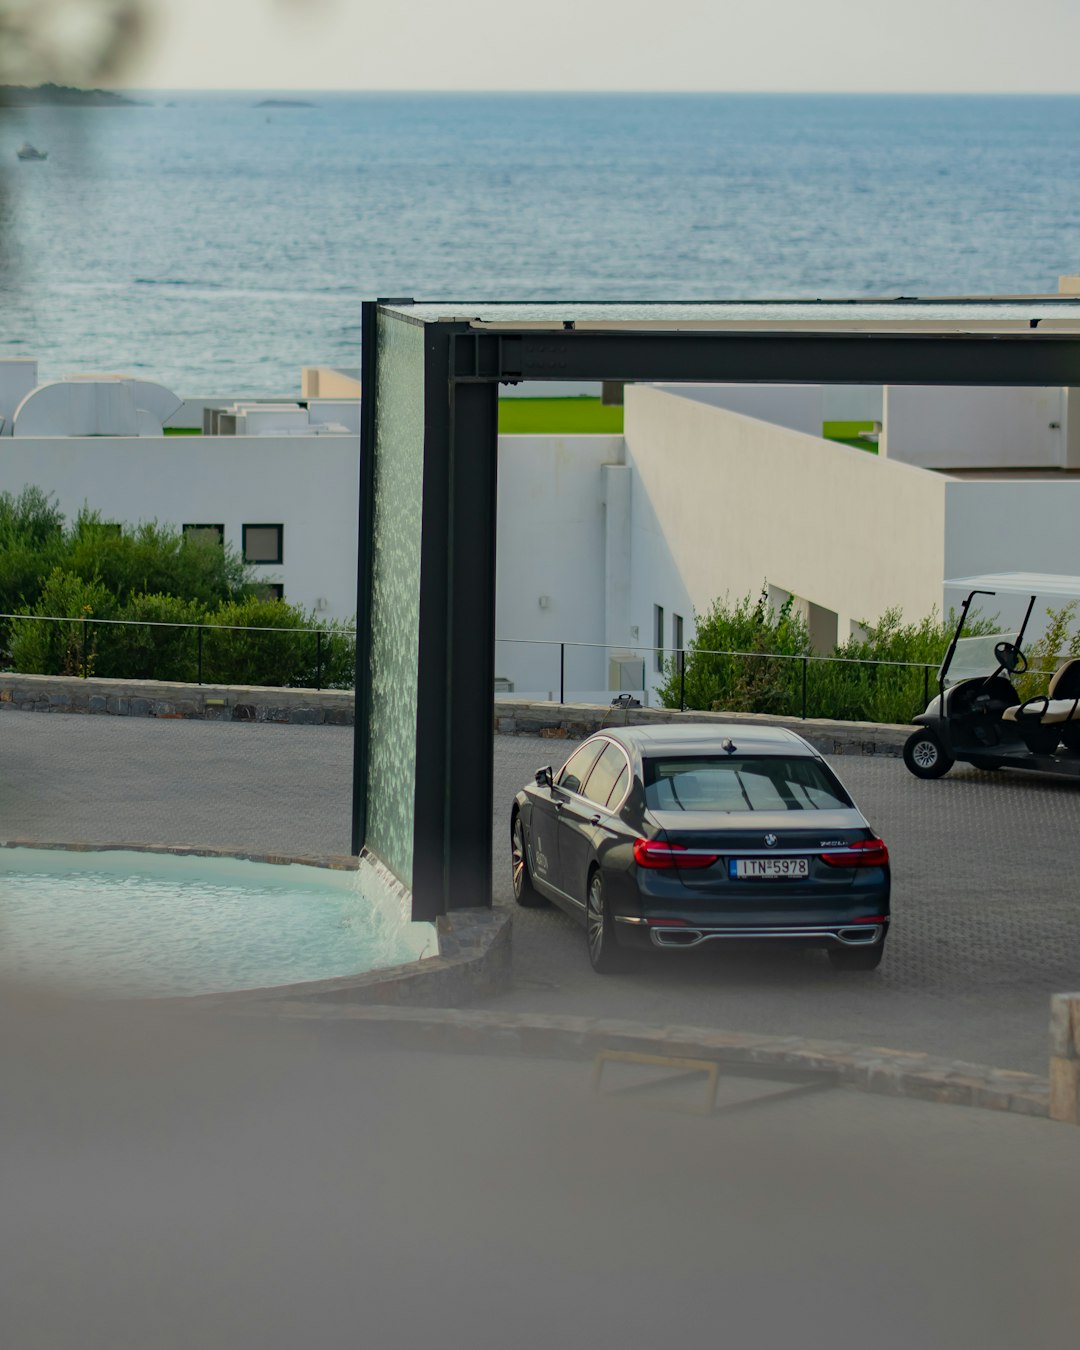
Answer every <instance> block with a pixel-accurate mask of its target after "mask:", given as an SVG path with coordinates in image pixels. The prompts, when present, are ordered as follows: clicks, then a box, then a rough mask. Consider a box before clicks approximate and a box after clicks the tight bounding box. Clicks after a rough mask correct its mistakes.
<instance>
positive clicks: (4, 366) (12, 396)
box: [0, 356, 38, 436]
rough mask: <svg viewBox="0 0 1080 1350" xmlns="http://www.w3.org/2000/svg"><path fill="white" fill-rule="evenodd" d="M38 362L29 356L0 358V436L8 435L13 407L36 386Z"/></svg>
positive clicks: (13, 416) (12, 416) (9, 433)
mask: <svg viewBox="0 0 1080 1350" xmlns="http://www.w3.org/2000/svg"><path fill="white" fill-rule="evenodd" d="M37 382H38V363H37V362H36V361H35V360H33V359H32V358H30V357H26V356H15V357H7V358H5V359H3V360H0V436H10V435H11V428H12V423H13V421H14V419H15V409H16V408H17V407H18V406H19V404H20V403H21V402H22V401H23V399H24V398H25V397H26V396H27V394H29V393H30V391H31V390H32V389H34V388H35V387H36V386H37Z"/></svg>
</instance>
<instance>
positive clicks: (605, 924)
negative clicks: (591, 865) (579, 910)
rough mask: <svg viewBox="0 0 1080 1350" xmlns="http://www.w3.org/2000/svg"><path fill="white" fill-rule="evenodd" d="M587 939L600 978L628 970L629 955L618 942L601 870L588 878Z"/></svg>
mask: <svg viewBox="0 0 1080 1350" xmlns="http://www.w3.org/2000/svg"><path fill="white" fill-rule="evenodd" d="M585 939H586V944H587V946H588V949H589V963H590V964H591V966H592V968H593V970H595V971H596V973H597V974H598V975H612V974H614V973H615V972H616V971H619V970H625V969H626V953H625V952H623V951H622V949H621V948H620V947H619V946H618V944H617V942H616V940H615V921H614V920H613V919H612V917H611V910H610V909H609V908H608V902H607V900H606V899H605V898H604V877H603V874H602V873H601V871H600V869H599V867H597V868H595V869H594V871H593V873H592V876H590V877H589V892H588V904H587V905H586V913H585Z"/></svg>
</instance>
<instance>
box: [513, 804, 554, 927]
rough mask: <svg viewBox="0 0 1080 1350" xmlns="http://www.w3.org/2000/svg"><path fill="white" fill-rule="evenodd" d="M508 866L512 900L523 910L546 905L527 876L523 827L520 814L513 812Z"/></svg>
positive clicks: (527, 867)
mask: <svg viewBox="0 0 1080 1350" xmlns="http://www.w3.org/2000/svg"><path fill="white" fill-rule="evenodd" d="M510 866H511V868H512V879H513V883H514V899H515V900H516V901H517V902H518V904H519V905H521V906H523V907H524V908H525V909H535V908H536V907H537V906H538V905H546V904H547V901H546V900H545V899H544V897H543V896H542V895H541V894H540V892H539V891H538V890H537V889H536V887H535V886H534V885H533V883H532V877H531V876H529V857H528V854H527V853H526V851H525V827H524V825H522V823H521V812H520V811H515V812H514V820H513V824H512V825H511V826H510Z"/></svg>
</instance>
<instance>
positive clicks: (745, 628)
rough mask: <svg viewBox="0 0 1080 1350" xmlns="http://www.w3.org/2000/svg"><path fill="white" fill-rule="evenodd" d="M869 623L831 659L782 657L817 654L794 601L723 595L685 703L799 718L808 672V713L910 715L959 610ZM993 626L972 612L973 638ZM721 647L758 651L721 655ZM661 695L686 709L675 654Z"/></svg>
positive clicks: (702, 624)
mask: <svg viewBox="0 0 1080 1350" xmlns="http://www.w3.org/2000/svg"><path fill="white" fill-rule="evenodd" d="M863 627H864V629H865V633H864V635H863V636H862V637H851V638H849V639H848V640H847V641H846V642H845V643H843V644H842V645H841V646H839V647H836V648H835V649H834V650H833V652H832V654H831V658H829V659H821V658H819V657H814V659H811V660H807V661H806V662H805V663H804V662H803V661H798V660H796V661H792V660H780V659H777V658H779V657H781V656H787V657H791V656H806V657H809V656H810V655H811V653H810V638H809V633H808V632H807V628H806V623H805V621H804V620H803V618H802V617H801V615H800V614H798V613H797V612H793V610H792V601H791V600H788V601H787V602H786V603H785V604H784V605H783V606H782V607H781V608H780V609H778V610H774V609H773V608H772V607H771V606H770V604H769V601H768V587H767V586H766V587H763V588H762V591H761V594H760V595H759V596H758V598H757V599H756V600H754V599H753V598H752V597H751V596H749V595H747V596H745V597H744V598H743V599H742V600H740V601H738V602H737V603H736V604H735V606H734V607H732V606H731V605H730V604H729V603H728V602H727V601H726V600H725V601H719V600H718V601H716V602H714V604H713V606H712V608H711V609H710V610H709V612H708V613H707V614H706V615H704V616H703V617H701V618H699V619H697V631H696V634H695V637H694V638H693V640H692V641H691V643H690V644H689V646H688V647H687V652H686V706H687V707H688V708H703V709H715V710H722V711H729V712H758V713H776V714H780V715H784V716H788V717H799V716H801V715H802V713H803V707H804V702H803V680H804V678H805V681H806V690H805V709H806V715H807V716H808V717H825V718H835V719H837V720H840V721H858V722H909V721H910V720H911V719H912V717H913V716H914V715H915V714H916V713H918V712H921V711H922V709H923V708H924V707H925V706H926V701H927V697H928V696H932V695H933V693H934V692H935V689H936V670H937V667H938V666H939V665H940V664H941V661H942V659H943V657H944V655H945V652H946V650H947V649H948V646H949V641H950V639H951V638H952V635H953V632H954V631H955V628H956V615H955V614H954V613H952V612H951V611H950V613H949V615H948V618H947V619H945V620H942V619H940V618H939V617H938V616H937V615H936V614H931V615H929V616H928V617H927V618H925V619H923V620H921V621H920V622H918V623H907V624H905V623H904V622H903V617H902V615H901V613H900V611H899V610H898V609H890V610H886V612H885V613H884V614H883V615H882V617H881V618H880V619H879V620H878V621H877V622H876V623H872V624H865V625H863ZM995 630H996V620H992V619H981V618H979V616H978V615H977V614H975V613H974V612H973V613H972V615H971V616H970V617H969V622H968V624H967V625H966V626H965V633H966V634H967V635H969V636H976V635H978V634H980V633H992V632H994V631H995ZM1077 642H1078V643H1080V639H1077ZM1057 649H1058V650H1060V649H1061V648H1060V645H1059V647H1058V648H1057ZM723 652H741V653H750V654H751V655H749V656H747V655H743V656H726V655H721V654H719V653H723ZM758 653H760V655H758ZM770 657H772V658H773V659H770ZM840 658H843V659H840ZM878 663H895V664H878ZM804 664H805V672H804ZM928 668H929V669H928ZM1051 668H1052V667H1051ZM659 692H660V697H661V701H662V702H663V704H664V706H665V707H667V708H674V707H678V706H679V696H680V679H679V671H678V668H677V662H676V661H675V660H674V659H673V660H672V661H670V662H669V663H668V665H667V668H666V679H665V681H664V683H663V685H661V686H660V690H659Z"/></svg>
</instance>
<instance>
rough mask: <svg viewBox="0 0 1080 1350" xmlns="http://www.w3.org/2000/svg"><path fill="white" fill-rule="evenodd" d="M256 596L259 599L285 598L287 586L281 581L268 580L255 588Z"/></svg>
mask: <svg viewBox="0 0 1080 1350" xmlns="http://www.w3.org/2000/svg"><path fill="white" fill-rule="evenodd" d="M255 596H256V599H258V600H284V599H285V587H284V586H283V585H282V584H281V582H280V581H268V582H266V584H265V585H263V586H257V587H256V588H255Z"/></svg>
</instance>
